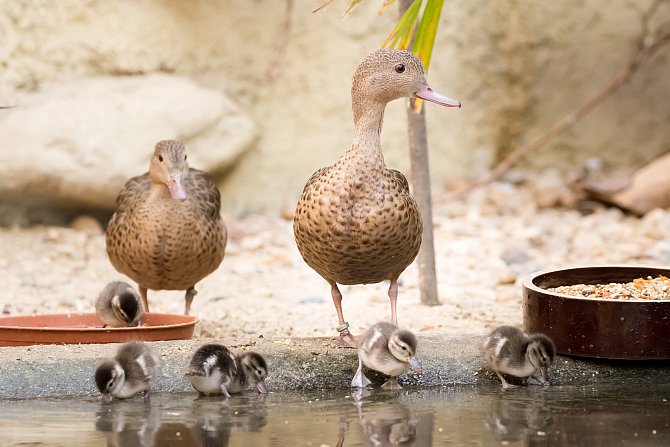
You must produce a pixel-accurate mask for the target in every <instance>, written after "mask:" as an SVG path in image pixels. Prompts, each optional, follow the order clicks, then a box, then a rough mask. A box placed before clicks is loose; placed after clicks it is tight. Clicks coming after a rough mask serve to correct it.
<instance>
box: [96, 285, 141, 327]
mask: <svg viewBox="0 0 670 447" xmlns="http://www.w3.org/2000/svg"><path fill="white" fill-rule="evenodd" d="M95 312H96V313H97V314H98V318H100V321H102V324H103V326H102V327H108V326H109V327H126V326H139V325H140V323H141V321H140V319H141V318H142V315H143V314H144V311H143V310H142V302H141V301H140V295H139V294H138V293H137V292H136V291H135V289H133V288H132V286H131V285H130V284H128V283H125V282H123V281H113V282H110V283H109V284H107V285H106V286H105V288H104V289H102V292H100V295H98V299H97V300H96V301H95Z"/></svg>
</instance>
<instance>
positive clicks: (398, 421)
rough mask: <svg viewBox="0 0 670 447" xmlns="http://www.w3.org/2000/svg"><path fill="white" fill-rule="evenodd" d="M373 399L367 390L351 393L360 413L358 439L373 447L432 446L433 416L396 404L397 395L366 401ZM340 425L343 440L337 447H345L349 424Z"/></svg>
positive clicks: (399, 403)
mask: <svg viewBox="0 0 670 447" xmlns="http://www.w3.org/2000/svg"><path fill="white" fill-rule="evenodd" d="M372 395H373V392H372V391H370V390H367V389H356V390H352V393H351V397H352V398H353V401H354V404H355V405H356V407H357V410H358V428H359V430H358V433H359V439H360V440H361V441H362V442H364V443H367V444H368V445H370V446H375V447H379V446H384V447H386V446H388V447H396V446H403V447H409V446H416V447H419V446H431V445H432V431H433V425H434V422H433V419H434V417H433V415H432V414H430V413H421V414H419V413H415V412H414V411H413V410H412V409H411V406H410V405H408V404H405V403H402V402H398V401H396V400H395V399H396V397H397V395H395V396H393V397H392V398H390V399H389V400H379V399H378V397H379V396H376V399H375V400H370V401H366V400H365V398H367V397H370V396H372ZM346 419H348V418H346V417H343V418H342V420H341V421H340V439H339V441H338V443H337V446H338V447H340V446H343V445H346V444H345V442H344V440H345V435H346V431H347V426H348V424H346V423H343V422H344V421H345V420H346Z"/></svg>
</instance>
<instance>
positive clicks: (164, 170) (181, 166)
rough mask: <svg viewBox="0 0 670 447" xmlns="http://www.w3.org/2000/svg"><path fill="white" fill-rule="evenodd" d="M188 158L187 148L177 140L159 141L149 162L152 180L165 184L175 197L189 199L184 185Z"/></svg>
mask: <svg viewBox="0 0 670 447" xmlns="http://www.w3.org/2000/svg"><path fill="white" fill-rule="evenodd" d="M186 158H187V157H186V148H184V145H183V144H182V143H181V142H180V141H177V140H163V141H159V142H158V143H156V147H155V149H154V155H153V156H152V157H151V162H150V164H149V175H150V176H151V181H152V182H154V183H163V184H165V185H166V186H167V187H168V190H169V191H170V195H171V196H172V198H174V199H179V200H182V199H188V193H187V192H186V188H185V187H184V181H185V179H186V175H187V174H188V161H187V160H186Z"/></svg>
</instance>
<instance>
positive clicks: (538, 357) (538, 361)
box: [526, 334, 556, 383]
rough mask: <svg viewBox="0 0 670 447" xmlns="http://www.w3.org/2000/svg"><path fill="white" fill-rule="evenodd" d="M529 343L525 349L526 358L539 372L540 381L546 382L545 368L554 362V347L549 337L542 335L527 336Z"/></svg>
mask: <svg viewBox="0 0 670 447" xmlns="http://www.w3.org/2000/svg"><path fill="white" fill-rule="evenodd" d="M529 338H530V341H529V342H528V347H527V348H526V358H527V359H528V361H529V362H530V363H531V365H533V366H534V367H535V369H537V370H539V371H540V374H541V375H542V381H543V382H545V383H546V382H547V380H548V377H547V368H548V367H549V366H550V365H551V364H552V363H553V362H554V358H555V357H556V347H554V342H552V341H551V339H550V338H549V337H547V336H546V335H543V334H535V335H531V336H529Z"/></svg>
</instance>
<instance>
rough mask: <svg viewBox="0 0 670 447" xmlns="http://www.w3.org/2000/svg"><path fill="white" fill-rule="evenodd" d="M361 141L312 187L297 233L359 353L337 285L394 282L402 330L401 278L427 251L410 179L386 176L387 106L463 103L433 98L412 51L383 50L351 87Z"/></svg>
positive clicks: (392, 295)
mask: <svg viewBox="0 0 670 447" xmlns="http://www.w3.org/2000/svg"><path fill="white" fill-rule="evenodd" d="M351 96H352V108H353V113H354V124H355V128H356V130H355V135H354V141H353V143H352V145H351V146H350V147H349V149H348V150H347V151H346V152H345V154H344V155H343V156H342V157H341V158H340V159H339V160H338V161H337V162H336V163H335V164H334V165H332V166H329V167H325V168H321V169H319V170H318V171H316V172H315V173H314V174H313V175H312V177H310V179H309V180H308V181H307V184H306V185H305V188H304V190H303V193H302V196H301V197H300V200H299V201H298V206H297V208H296V212H295V217H294V222H293V231H294V234H295V240H296V243H297V245H298V249H299V250H300V253H301V254H302V257H303V259H304V260H305V262H306V263H307V265H309V266H310V267H311V268H313V269H314V270H316V272H317V273H318V274H319V275H321V276H322V277H323V278H324V279H325V280H326V281H327V282H328V284H330V288H331V295H332V298H333V302H334V304H335V310H336V311H337V317H338V321H339V326H338V328H337V330H338V332H339V333H340V337H341V340H342V342H343V343H344V344H347V345H350V346H351V345H353V337H352V335H351V333H350V332H349V329H348V327H349V323H347V322H345V320H344V316H343V314H342V294H341V293H340V290H339V289H338V287H337V284H338V283H339V284H347V285H353V284H372V283H378V282H381V281H384V280H389V281H390V282H391V284H390V287H389V290H388V295H389V299H390V301H391V322H392V323H393V324H397V317H396V299H397V295H398V277H399V276H400V274H401V273H402V272H403V271H404V270H405V268H407V266H408V265H409V264H410V263H411V262H412V261H413V260H414V258H415V257H416V255H417V254H418V252H419V247H420V246H421V232H422V228H423V223H422V221H421V215H420V214H419V209H418V208H417V205H416V202H415V201H414V198H413V197H412V195H411V194H410V192H409V185H408V183H407V179H405V177H404V176H403V175H402V174H401V173H400V172H398V171H396V170H393V169H387V168H386V165H385V164H384V156H383V154H382V149H381V144H380V133H381V126H382V118H383V116H384V109H385V107H386V104H387V103H388V102H390V101H393V100H394V99H398V98H403V97H410V98H421V99H424V100H426V101H431V102H434V103H437V104H440V105H443V106H447V107H460V103H459V102H458V101H455V100H453V99H450V98H447V97H445V96H442V95H440V94H438V93H436V92H434V91H433V90H432V89H431V88H430V87H429V86H428V83H427V81H426V77H425V70H424V68H423V64H422V63H421V61H420V60H419V59H418V58H416V57H415V56H414V55H412V54H411V53H409V52H407V51H399V50H392V49H381V50H377V51H375V52H374V53H372V54H370V55H369V56H368V57H366V58H365V60H363V62H362V63H361V64H360V65H359V67H358V69H357V70H356V73H355V74H354V77H353V84H352V87H351Z"/></svg>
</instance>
